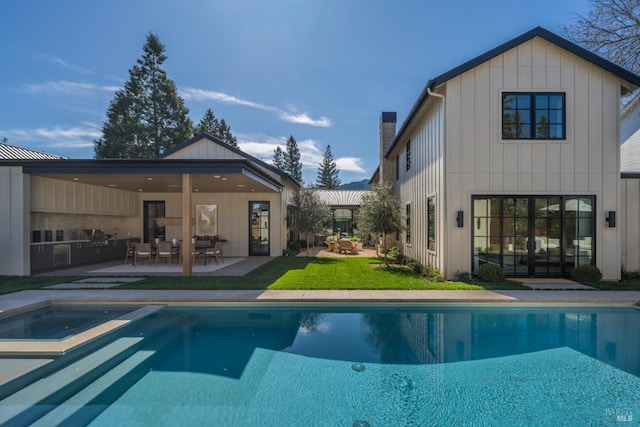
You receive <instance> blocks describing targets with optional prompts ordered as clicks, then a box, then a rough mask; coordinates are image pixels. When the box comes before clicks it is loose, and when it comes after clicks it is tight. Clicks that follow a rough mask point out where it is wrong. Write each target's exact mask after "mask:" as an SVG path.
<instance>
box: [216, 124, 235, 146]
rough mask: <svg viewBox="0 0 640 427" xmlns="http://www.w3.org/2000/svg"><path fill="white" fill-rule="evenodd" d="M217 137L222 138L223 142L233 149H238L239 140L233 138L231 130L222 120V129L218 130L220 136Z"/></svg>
mask: <svg viewBox="0 0 640 427" xmlns="http://www.w3.org/2000/svg"><path fill="white" fill-rule="evenodd" d="M216 136H217V137H218V138H220V139H221V140H222V142H225V143H227V144H229V145H231V146H232V147H236V148H237V147H238V140H237V139H236V137H235V136H233V134H232V133H231V128H230V127H229V126H228V125H227V123H226V122H225V121H224V119H220V127H219V128H218V135H216Z"/></svg>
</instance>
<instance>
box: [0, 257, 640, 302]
mask: <svg viewBox="0 0 640 427" xmlns="http://www.w3.org/2000/svg"><path fill="white" fill-rule="evenodd" d="M373 264H377V266H373V267H372V265H373ZM80 278H81V277H60V276H58V277H56V276H37V277H12V276H0V294H6V293H10V292H17V291H21V290H26V289H38V288H40V287H42V286H47V285H53V284H56V283H63V282H71V281H74V280H78V279H80ZM592 286H594V287H597V288H599V289H602V290H640V283H638V282H637V281H634V282H629V281H627V282H619V283H615V282H600V283H597V284H595V285H594V284H592ZM117 289H177V290H180V289H199V290H217V289H439V290H447V289H449V290H451V289H487V290H529V288H526V287H524V286H522V285H521V284H519V283H516V282H510V281H505V282H500V283H479V282H469V283H465V282H428V281H427V280H425V279H424V278H423V277H421V276H419V275H416V274H414V273H413V272H412V271H411V270H409V269H407V268H404V267H393V266H390V267H387V266H384V265H382V261H381V260H380V259H379V258H362V257H357V258H356V257H354V258H316V257H279V258H275V259H273V260H272V261H270V262H268V263H267V264H265V265H263V266H261V267H259V268H257V269H256V270H254V271H252V272H250V273H248V274H246V275H245V276H243V277H220V276H193V277H179V276H178V277H176V276H172V277H157V276H156V277H152V276H149V277H146V278H144V279H143V280H141V281H139V282H135V283H131V284H128V285H122V286H118V288H117ZM117 289H116V290H114V291H117Z"/></svg>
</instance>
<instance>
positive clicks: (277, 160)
mask: <svg viewBox="0 0 640 427" xmlns="http://www.w3.org/2000/svg"><path fill="white" fill-rule="evenodd" d="M273 166H275V167H277V168H278V169H280V170H283V169H284V153H283V152H282V149H281V148H280V146H279V145H278V146H277V147H276V148H275V150H273Z"/></svg>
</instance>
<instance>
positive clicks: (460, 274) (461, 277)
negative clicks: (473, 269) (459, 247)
mask: <svg viewBox="0 0 640 427" xmlns="http://www.w3.org/2000/svg"><path fill="white" fill-rule="evenodd" d="M453 278H454V279H455V280H456V281H457V282H470V281H471V274H469V272H468V271H456V273H455V274H454V275H453Z"/></svg>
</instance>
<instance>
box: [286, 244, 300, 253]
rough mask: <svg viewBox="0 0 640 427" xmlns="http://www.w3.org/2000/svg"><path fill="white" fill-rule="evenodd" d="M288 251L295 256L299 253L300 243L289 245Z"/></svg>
mask: <svg viewBox="0 0 640 427" xmlns="http://www.w3.org/2000/svg"><path fill="white" fill-rule="evenodd" d="M289 250H290V251H292V252H295V253H296V254H297V253H299V252H300V243H298V242H291V243H289Z"/></svg>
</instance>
